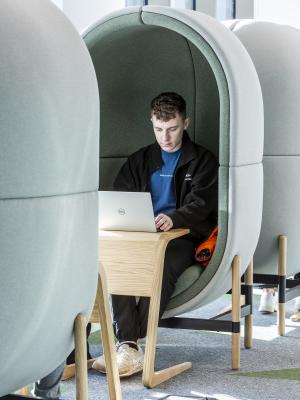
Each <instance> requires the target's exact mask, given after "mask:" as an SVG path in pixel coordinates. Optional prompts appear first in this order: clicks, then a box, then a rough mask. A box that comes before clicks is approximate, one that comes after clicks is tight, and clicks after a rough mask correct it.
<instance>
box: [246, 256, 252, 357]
mask: <svg viewBox="0 0 300 400" xmlns="http://www.w3.org/2000/svg"><path fill="white" fill-rule="evenodd" d="M245 287H246V304H247V305H248V304H249V305H250V306H251V314H249V315H246V317H245V333H244V346H245V348H246V349H251V347H252V331H253V315H252V296H253V295H252V292H253V259H252V260H251V261H250V263H249V265H248V268H247V270H246V272H245Z"/></svg>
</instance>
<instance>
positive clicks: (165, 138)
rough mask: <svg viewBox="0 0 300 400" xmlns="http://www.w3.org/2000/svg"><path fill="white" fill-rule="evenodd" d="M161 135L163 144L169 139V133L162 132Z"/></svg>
mask: <svg viewBox="0 0 300 400" xmlns="http://www.w3.org/2000/svg"><path fill="white" fill-rule="evenodd" d="M162 134H163V140H164V142H167V141H168V139H169V132H168V131H163V132H162Z"/></svg>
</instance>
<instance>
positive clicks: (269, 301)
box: [258, 292, 276, 313]
mask: <svg viewBox="0 0 300 400" xmlns="http://www.w3.org/2000/svg"><path fill="white" fill-rule="evenodd" d="M275 310H276V296H275V293H274V292H262V295H261V297H260V304H259V307H258V311H260V312H262V313H273V312H274V311H275Z"/></svg>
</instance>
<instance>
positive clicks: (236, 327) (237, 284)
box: [231, 256, 241, 369]
mask: <svg viewBox="0 0 300 400" xmlns="http://www.w3.org/2000/svg"><path fill="white" fill-rule="evenodd" d="M240 270H241V260H240V257H239V256H235V257H234V259H233V262H232V360H231V366H232V369H240V336H241V332H240V319H241V317H240V315H241V304H240V296H241V275H240Z"/></svg>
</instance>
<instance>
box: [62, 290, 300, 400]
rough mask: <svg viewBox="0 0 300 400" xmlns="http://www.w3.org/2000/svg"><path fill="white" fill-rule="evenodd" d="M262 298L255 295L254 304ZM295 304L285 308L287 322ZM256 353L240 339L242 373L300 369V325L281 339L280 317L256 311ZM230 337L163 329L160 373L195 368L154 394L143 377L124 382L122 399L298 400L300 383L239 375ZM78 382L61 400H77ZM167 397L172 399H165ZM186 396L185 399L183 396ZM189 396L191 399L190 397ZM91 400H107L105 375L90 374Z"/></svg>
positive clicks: (96, 349) (211, 310)
mask: <svg viewBox="0 0 300 400" xmlns="http://www.w3.org/2000/svg"><path fill="white" fill-rule="evenodd" d="M257 301H258V297H257V296H256V303H257ZM226 302H227V303H228V296H223V297H222V298H221V299H219V300H217V301H216V302H214V303H212V304H210V305H209V306H206V307H204V308H202V309H200V310H196V311H193V312H192V313H189V314H187V316H193V317H196V316H199V317H200V318H207V317H211V316H212V315H214V314H215V313H217V312H218V311H219V310H220V309H222V308H223V307H224V305H225V304H226ZM292 310H293V303H292V302H290V303H288V304H287V317H289V315H290V314H291V313H292ZM254 325H255V327H254V341H253V348H252V349H251V350H246V349H244V348H243V338H242V339H241V372H252V371H269V370H276V369H288V368H300V351H299V348H300V347H299V337H300V323H290V322H289V320H288V319H287V333H286V336H285V337H279V336H277V327H276V313H274V314H272V315H262V314H260V313H259V312H258V311H257V305H255V306H254ZM230 346H231V338H230V335H228V334H224V333H215V332H204V331H198V332H197V331H186V330H171V329H159V335H158V345H157V354H156V368H157V369H162V368H166V367H168V366H170V365H174V364H177V363H180V362H184V361H191V362H192V363H193V368H192V369H191V370H188V371H186V372H185V373H183V374H181V375H179V376H177V377H176V378H174V379H172V380H170V381H167V382H165V383H162V384H161V385H159V386H158V387H156V388H154V389H146V388H144V387H143V386H142V383H141V374H139V375H136V376H133V377H131V378H127V379H123V380H122V381H121V386H122V394H123V399H124V400H133V399H134V400H162V399H168V400H175V399H176V400H179V399H184V398H189V399H191V398H192V399H193V398H195V399H199V398H200V399H205V398H208V399H218V400H225V399H226V400H229V399H231V400H237V399H239V400H282V399H284V400H297V399H300V380H299V381H297V380H281V379H267V378H256V377H249V376H240V375H238V373H237V372H234V371H232V370H231V367H230V363H231V348H230ZM92 353H93V355H99V354H101V348H100V345H93V346H92ZM74 393H75V383H74V379H72V380H70V381H68V382H65V383H63V384H62V399H64V400H71V399H72V400H73V399H74V398H75V397H74ZM167 396H169V397H167ZM184 396H185V397H184ZM187 396H190V397H187ZM89 399H90V400H96V399H97V400H104V399H105V400H107V399H108V394H107V385H106V379H105V377H104V376H103V375H101V374H99V373H97V372H96V371H92V370H90V372H89Z"/></svg>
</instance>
